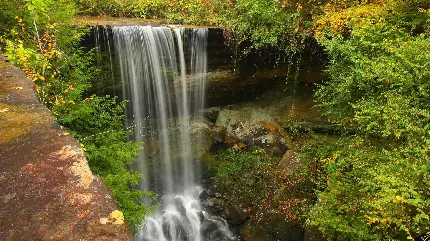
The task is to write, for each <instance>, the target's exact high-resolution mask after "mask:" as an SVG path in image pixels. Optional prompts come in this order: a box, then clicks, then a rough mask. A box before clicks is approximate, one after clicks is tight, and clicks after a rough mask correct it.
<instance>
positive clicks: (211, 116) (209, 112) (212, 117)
mask: <svg viewBox="0 0 430 241" xmlns="http://www.w3.org/2000/svg"><path fill="white" fill-rule="evenodd" d="M220 111H221V108H220V107H211V108H207V109H204V110H202V111H201V113H202V114H203V117H205V118H206V119H208V120H209V121H210V122H212V123H213V124H215V123H216V120H217V119H218V115H219V112H220Z"/></svg>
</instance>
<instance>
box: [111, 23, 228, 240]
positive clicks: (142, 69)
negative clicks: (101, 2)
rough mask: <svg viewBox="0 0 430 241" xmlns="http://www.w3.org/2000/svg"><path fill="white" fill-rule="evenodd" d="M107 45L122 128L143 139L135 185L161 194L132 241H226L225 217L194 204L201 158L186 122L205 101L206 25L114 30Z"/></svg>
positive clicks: (197, 198)
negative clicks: (123, 108)
mask: <svg viewBox="0 0 430 241" xmlns="http://www.w3.org/2000/svg"><path fill="white" fill-rule="evenodd" d="M112 32H113V45H114V48H113V49H114V51H115V52H114V53H115V56H116V62H117V63H118V64H119V69H120V73H121V79H122V87H123V96H124V98H125V99H127V100H129V101H130V105H129V107H128V109H127V116H128V118H129V120H128V125H130V126H134V128H133V129H134V132H133V138H134V140H136V141H138V142H143V143H144V148H143V150H142V151H141V152H140V153H139V156H138V159H137V164H136V167H135V168H136V170H137V171H138V172H140V173H141V174H143V175H144V176H145V177H146V180H143V181H141V182H140V183H139V188H141V189H142V190H150V191H154V192H156V193H158V194H160V195H161V196H162V198H161V207H160V209H159V211H157V212H156V213H155V214H154V215H153V216H152V217H149V218H147V220H145V221H144V222H145V226H144V228H143V230H142V231H141V232H140V234H139V237H138V238H139V240H145V241H146V240H148V241H149V240H151V241H152V240H154V241H155V240H159V241H164V240H166V241H167V240H169V241H170V240H178V241H206V240H208V241H211V240H214V241H215V240H221V239H233V238H234V236H233V235H232V233H231V232H230V230H229V228H228V224H227V222H226V221H225V220H224V219H222V218H219V217H215V216H212V215H210V214H208V213H207V212H205V211H204V210H203V209H202V207H201V205H200V203H199V195H200V192H201V191H202V188H201V187H199V185H198V184H199V173H200V165H199V163H200V161H199V160H198V158H199V157H198V156H196V155H195V153H194V152H195V151H194V150H193V148H194V147H196V146H198V145H199V144H200V142H201V140H199V139H198V138H194V137H192V135H191V133H190V132H191V121H192V118H194V119H196V118H199V117H201V116H199V115H201V114H199V113H201V111H199V110H201V109H203V108H204V104H205V81H206V72H207V35H208V29H204V28H197V29H184V28H181V27H176V26H171V27H151V26H121V27H113V28H112Z"/></svg>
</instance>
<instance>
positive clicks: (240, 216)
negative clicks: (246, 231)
mask: <svg viewBox="0 0 430 241" xmlns="http://www.w3.org/2000/svg"><path fill="white" fill-rule="evenodd" d="M226 217H227V219H229V220H231V221H232V222H233V223H234V224H237V225H239V224H242V223H243V222H245V220H246V219H247V218H248V215H247V214H246V212H245V211H243V210H242V209H241V208H240V207H239V206H237V205H235V204H233V205H230V206H229V207H228V208H227V210H226Z"/></svg>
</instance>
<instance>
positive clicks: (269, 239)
mask: <svg viewBox="0 0 430 241" xmlns="http://www.w3.org/2000/svg"><path fill="white" fill-rule="evenodd" d="M240 233H241V235H242V236H243V238H244V240H246V241H273V240H283V241H302V240H303V237H304V230H303V229H302V228H301V227H300V226H299V225H297V224H295V223H293V222H291V221H290V220H289V219H286V218H285V214H282V213H280V212H278V211H276V210H268V211H267V212H264V214H263V215H262V216H261V217H259V218H257V219H256V220H250V221H248V222H247V223H246V224H245V225H244V226H243V227H242V228H241V230H240Z"/></svg>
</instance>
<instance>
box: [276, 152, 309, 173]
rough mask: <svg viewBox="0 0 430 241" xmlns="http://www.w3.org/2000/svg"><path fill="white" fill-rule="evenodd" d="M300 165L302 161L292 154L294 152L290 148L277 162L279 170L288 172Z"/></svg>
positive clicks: (297, 168)
mask: <svg viewBox="0 0 430 241" xmlns="http://www.w3.org/2000/svg"><path fill="white" fill-rule="evenodd" d="M302 166H303V163H302V162H301V161H300V160H299V159H298V158H296V157H295V156H294V152H293V151H292V150H288V151H286V152H285V154H284V156H283V157H282V160H281V161H280V162H279V164H278V167H279V169H280V170H284V171H287V172H288V173H290V174H291V173H293V172H295V171H297V170H299V169H300V168H301V167H302Z"/></svg>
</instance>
